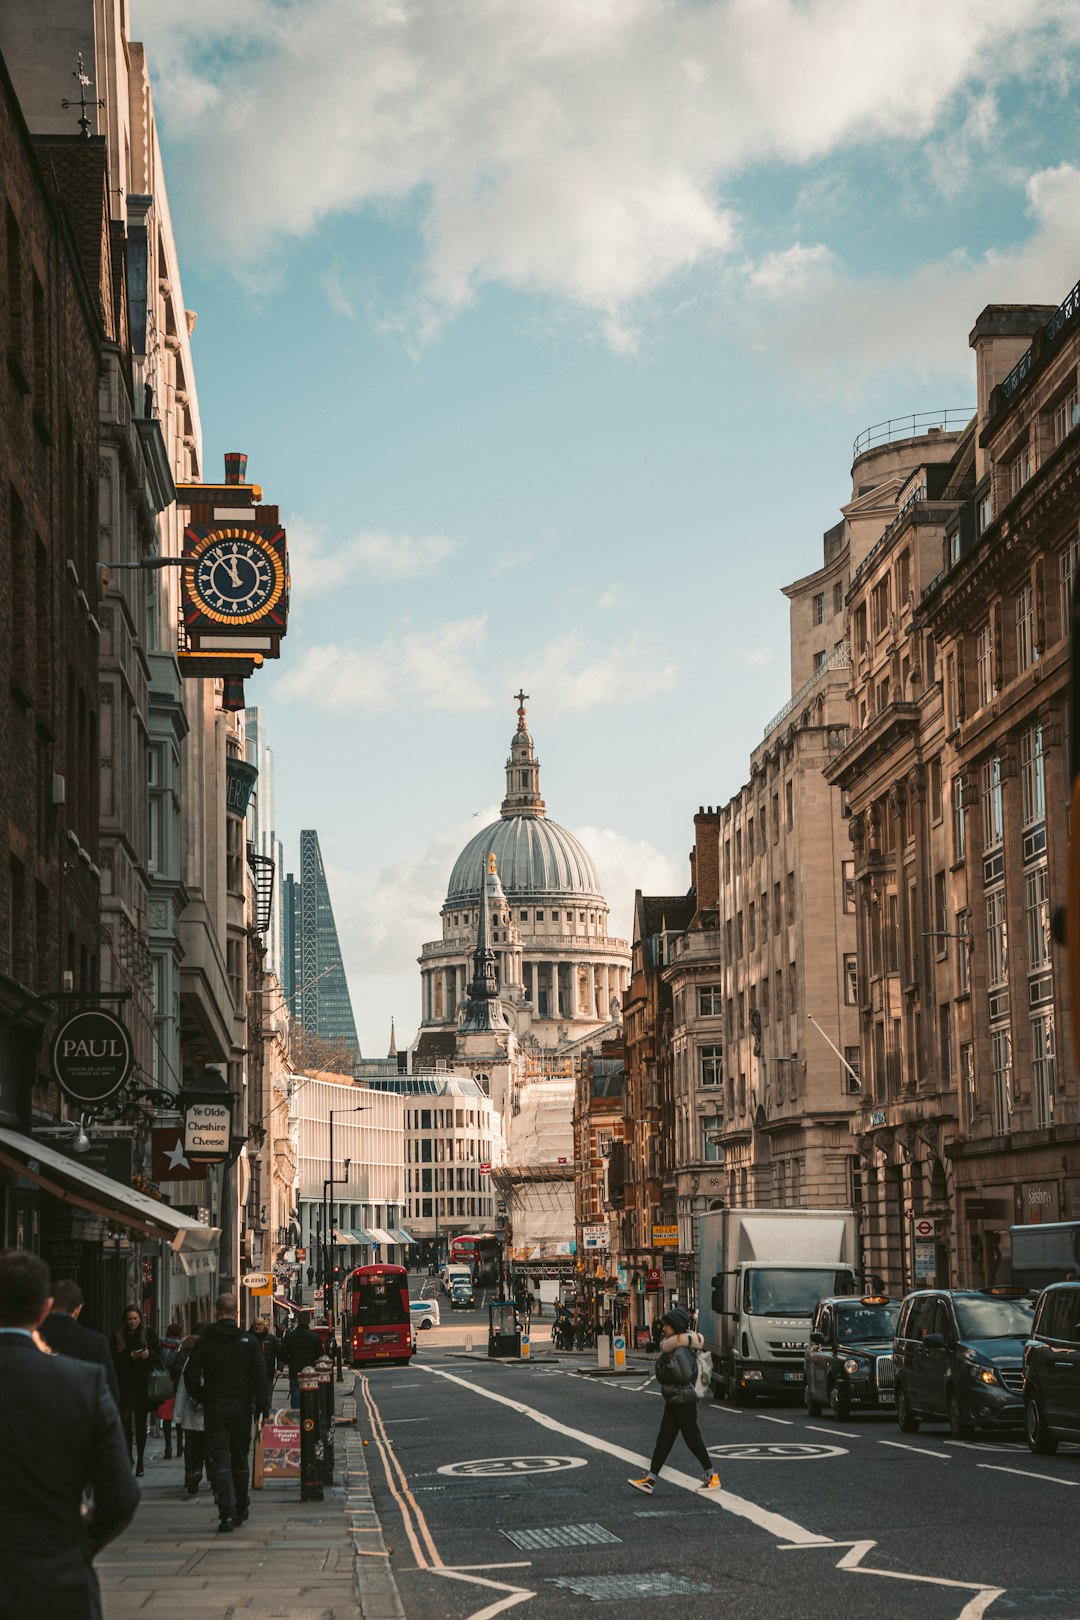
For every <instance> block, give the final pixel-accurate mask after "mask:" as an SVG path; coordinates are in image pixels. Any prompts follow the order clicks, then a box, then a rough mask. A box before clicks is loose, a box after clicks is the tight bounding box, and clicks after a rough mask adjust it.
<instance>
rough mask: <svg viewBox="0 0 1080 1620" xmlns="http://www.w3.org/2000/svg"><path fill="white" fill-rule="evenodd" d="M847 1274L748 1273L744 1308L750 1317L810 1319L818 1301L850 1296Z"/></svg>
mask: <svg viewBox="0 0 1080 1620" xmlns="http://www.w3.org/2000/svg"><path fill="white" fill-rule="evenodd" d="M854 1292H855V1283H854V1279H853V1278H852V1275H851V1273H850V1272H849V1271H836V1270H835V1269H834V1268H833V1267H832V1266H830V1267H829V1268H828V1270H825V1269H824V1268H822V1270H820V1271H795V1270H792V1271H786V1270H783V1269H780V1268H777V1269H776V1270H770V1271H751V1272H748V1274H747V1278H746V1309H747V1310H748V1311H749V1313H750V1315H751V1316H813V1314H814V1307H815V1306H816V1305H817V1302H818V1300H819V1299H825V1298H826V1297H827V1296H828V1295H829V1294H853V1293H854Z"/></svg>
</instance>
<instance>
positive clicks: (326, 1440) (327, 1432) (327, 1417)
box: [312, 1356, 334, 1485]
mask: <svg viewBox="0 0 1080 1620" xmlns="http://www.w3.org/2000/svg"><path fill="white" fill-rule="evenodd" d="M312 1370H313V1371H314V1372H316V1373H318V1375H319V1400H320V1406H321V1412H320V1416H321V1419H322V1436H323V1454H322V1481H323V1484H324V1485H332V1484H333V1483H334V1383H333V1379H334V1364H333V1362H332V1361H331V1360H330V1357H329V1356H320V1357H319V1359H318V1361H317V1362H316V1363H315V1366H314V1368H313V1369H312Z"/></svg>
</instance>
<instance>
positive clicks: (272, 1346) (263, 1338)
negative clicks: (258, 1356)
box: [251, 1316, 281, 1395]
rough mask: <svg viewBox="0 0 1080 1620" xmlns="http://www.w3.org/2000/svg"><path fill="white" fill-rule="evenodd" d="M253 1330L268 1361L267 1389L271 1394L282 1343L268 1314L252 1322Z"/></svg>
mask: <svg viewBox="0 0 1080 1620" xmlns="http://www.w3.org/2000/svg"><path fill="white" fill-rule="evenodd" d="M251 1331H252V1333H254V1335H255V1337H256V1339H257V1340H258V1342H259V1350H260V1351H261V1353H262V1358H263V1361H264V1362H265V1363H266V1385H267V1390H268V1392H269V1394H270V1395H273V1393H274V1381H275V1379H276V1378H277V1375H278V1365H279V1359H278V1358H279V1354H280V1350H281V1343H280V1341H279V1339H278V1337H277V1334H276V1333H274V1332H273V1330H272V1328H271V1326H270V1320H269V1318H268V1317H266V1316H260V1317H259V1318H258V1319H257V1320H256V1321H254V1322H253V1323H252V1324H251Z"/></svg>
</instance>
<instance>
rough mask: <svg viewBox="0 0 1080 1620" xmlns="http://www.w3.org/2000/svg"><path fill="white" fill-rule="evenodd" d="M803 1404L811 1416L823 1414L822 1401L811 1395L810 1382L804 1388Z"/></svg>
mask: <svg viewBox="0 0 1080 1620" xmlns="http://www.w3.org/2000/svg"><path fill="white" fill-rule="evenodd" d="M803 1405H804V1406H805V1407H806V1410H807V1411H808V1412H809V1414H810V1416H811V1417H820V1416H821V1402H820V1401H816V1400H815V1399H814V1397H813V1396H812V1395H811V1393H810V1386H809V1384H807V1385H806V1386H805V1387H804V1389H803Z"/></svg>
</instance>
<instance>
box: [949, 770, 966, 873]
mask: <svg viewBox="0 0 1080 1620" xmlns="http://www.w3.org/2000/svg"><path fill="white" fill-rule="evenodd" d="M950 797H951V799H952V843H953V860H954V861H956V862H959V861H962V860H963V859H964V857H965V854H966V851H967V827H966V825H965V822H964V815H965V812H964V778H963V777H962V776H954V777H953V779H952V791H951V794H950Z"/></svg>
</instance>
